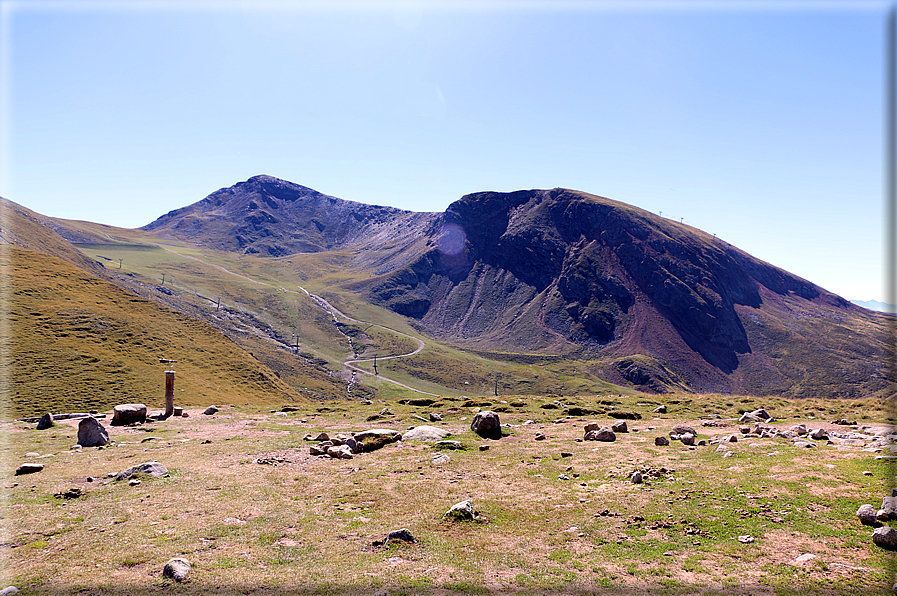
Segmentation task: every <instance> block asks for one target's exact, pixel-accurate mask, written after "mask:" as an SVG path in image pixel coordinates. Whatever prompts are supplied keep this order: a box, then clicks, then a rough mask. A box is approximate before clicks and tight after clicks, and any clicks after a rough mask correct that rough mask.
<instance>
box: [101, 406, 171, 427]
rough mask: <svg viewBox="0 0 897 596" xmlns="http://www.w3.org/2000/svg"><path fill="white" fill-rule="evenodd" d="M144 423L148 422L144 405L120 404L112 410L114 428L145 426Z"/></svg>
mask: <svg viewBox="0 0 897 596" xmlns="http://www.w3.org/2000/svg"><path fill="white" fill-rule="evenodd" d="M181 413H183V410H182V411H181ZM144 422H146V406H145V405H144V404H119V405H117V406H115V407H114V408H112V422H111V423H110V424H112V426H124V425H126V424H136V423H140V424H143V423H144Z"/></svg>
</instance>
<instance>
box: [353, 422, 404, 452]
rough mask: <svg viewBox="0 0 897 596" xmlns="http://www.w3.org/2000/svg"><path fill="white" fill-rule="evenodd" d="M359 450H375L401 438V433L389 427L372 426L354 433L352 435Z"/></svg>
mask: <svg viewBox="0 0 897 596" xmlns="http://www.w3.org/2000/svg"><path fill="white" fill-rule="evenodd" d="M353 438H354V439H355V441H356V442H357V444H358V445H360V446H361V447H360V450H361V451H364V452H370V451H376V450H377V449H380V448H381V447H384V446H386V445H389V444H390V443H395V442H396V441H401V440H402V433H400V432H399V431H397V430H392V429H390V428H372V429H369V430H363V431H361V432H358V433H355V435H354V436H353Z"/></svg>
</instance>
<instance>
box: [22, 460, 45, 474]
mask: <svg viewBox="0 0 897 596" xmlns="http://www.w3.org/2000/svg"><path fill="white" fill-rule="evenodd" d="M43 469H44V464H35V463H27V464H22V465H21V466H19V467H18V468H16V476H21V475H22V474H34V473H35V472H40V471H41V470H43Z"/></svg>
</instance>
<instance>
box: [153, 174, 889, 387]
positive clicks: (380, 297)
mask: <svg viewBox="0 0 897 596" xmlns="http://www.w3.org/2000/svg"><path fill="white" fill-rule="evenodd" d="M144 229H145V230H147V231H150V232H153V233H155V234H162V235H171V236H174V237H177V238H179V239H181V240H189V241H192V242H196V243H197V244H200V245H203V246H210V247H214V248H218V249H222V250H232V251H243V252H255V253H261V254H267V255H271V256H284V255H289V254H295V253H299V252H320V251H330V250H341V251H346V252H348V253H350V254H352V255H353V261H352V265H351V267H352V268H353V269H355V270H362V271H366V272H367V275H366V276H365V277H366V279H364V280H363V281H351V282H346V283H345V284H344V285H345V287H346V288H348V289H351V290H353V291H356V292H359V293H360V294H361V295H363V296H365V297H366V298H367V299H368V300H370V301H371V302H373V303H375V304H379V305H382V306H385V307H387V308H389V309H391V310H393V311H394V312H397V313H399V314H402V315H404V316H407V317H409V318H411V319H414V320H417V321H418V324H419V325H420V326H421V327H422V329H425V330H426V331H427V332H428V333H431V334H433V335H434V336H435V337H438V338H440V339H442V340H446V341H449V342H451V343H454V344H456V345H459V346H462V347H464V348H467V349H474V350H486V351H500V352H507V353H530V354H531V353H541V354H554V355H560V356H564V355H575V356H576V357H579V358H587V359H598V360H602V361H603V362H605V365H604V368H603V369H602V372H603V373H604V374H607V375H608V376H609V377H610V379H611V380H614V381H618V382H627V383H632V384H635V385H638V386H640V387H644V388H648V389H653V390H658V391H663V390H668V389H673V388H677V387H679V388H682V387H685V388H689V389H692V390H700V391H719V392H761V393H762V392H765V391H784V392H786V393H792V394H796V395H802V394H810V393H813V392H818V391H823V392H824V391H826V389H825V387H826V386H827V385H828V384H831V380H830V378H829V375H828V374H824V375H819V376H816V375H814V374H813V371H816V370H827V371H831V370H845V371H852V372H850V374H852V375H854V376H856V378H857V383H859V385H858V389H857V391H858V392H866V391H870V390H873V388H877V389H879V390H880V389H882V387H883V386H884V385H885V384H886V383H885V380H884V373H883V364H882V363H883V361H884V353H885V349H886V343H887V325H886V323H885V320H886V319H885V318H884V315H879V314H876V313H871V312H869V311H867V310H864V309H861V308H859V307H858V306H856V305H853V304H851V303H849V302H848V301H846V300H844V299H842V298H840V297H838V296H836V295H834V294H832V293H830V292H827V291H826V290H824V289H823V288H820V287H818V286H815V285H814V284H812V283H810V282H808V281H806V280H804V279H801V278H799V277H797V276H794V275H792V274H790V273H788V272H786V271H783V270H781V269H779V268H777V267H775V266H773V265H771V264H769V263H765V262H763V261H760V260H758V259H755V258H753V257H751V256H750V255H749V254H747V253H745V252H744V251H741V250H739V249H737V248H736V247H734V246H731V245H730V244H728V243H726V242H724V241H722V240H720V239H717V238H715V237H713V236H710V235H708V234H705V233H704V232H701V231H700V230H697V229H695V228H691V227H689V226H686V225H683V224H681V223H678V222H674V221H671V220H668V219H664V218H662V217H659V216H657V215H654V214H652V213H649V212H647V211H644V210H641V209H639V208H637V207H633V206H631V205H626V204H624V203H620V202H618V201H613V200H611V199H607V198H603V197H598V196H595V195H590V194H587V193H583V192H579V191H573V190H567V189H560V188H558V189H552V190H522V191H517V192H512V193H498V192H480V193H473V194H470V195H466V196H465V197H462V198H461V199H460V200H458V201H456V202H454V203H452V204H451V205H450V206H449V207H448V209H447V210H446V211H445V213H441V214H439V213H414V212H409V211H403V210H399V209H395V208H391V207H381V206H371V205H364V204H362V203H355V202H351V201H343V200H341V199H337V198H335V197H330V196H328V195H324V194H321V193H318V192H317V191H314V190H312V189H309V188H306V187H302V186H299V185H295V184H292V183H289V182H286V181H282V180H278V179H276V178H272V177H270V176H256V177H254V178H251V179H249V180H248V181H246V182H242V183H238V184H236V185H234V186H233V187H230V188H226V189H221V190H219V191H216V192H215V193H212V194H211V195H209V197H207V198H206V199H203V200H202V201H199V202H198V203H196V204H194V205H191V206H189V207H185V208H183V209H179V210H176V211H173V212H171V213H169V214H167V215H165V216H163V217H161V218H160V219H159V220H157V221H156V222H153V223H152V224H150V225H148V226H146V227H145V228H144ZM811 323H812V324H811ZM843 337H851V338H852V339H851V341H852V344H851V346H848V347H845V345H844V342H843ZM835 338H842V339H838V342H840V343H838V344H837V345H835ZM783 345H784V346H786V348H785V349H783V347H782V346H783ZM608 363H609V364H608Z"/></svg>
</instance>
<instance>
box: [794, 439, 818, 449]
mask: <svg viewBox="0 0 897 596" xmlns="http://www.w3.org/2000/svg"><path fill="white" fill-rule="evenodd" d="M794 446H795V447H802V448H805V449H816V443H811V442H810V441H795V442H794Z"/></svg>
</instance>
